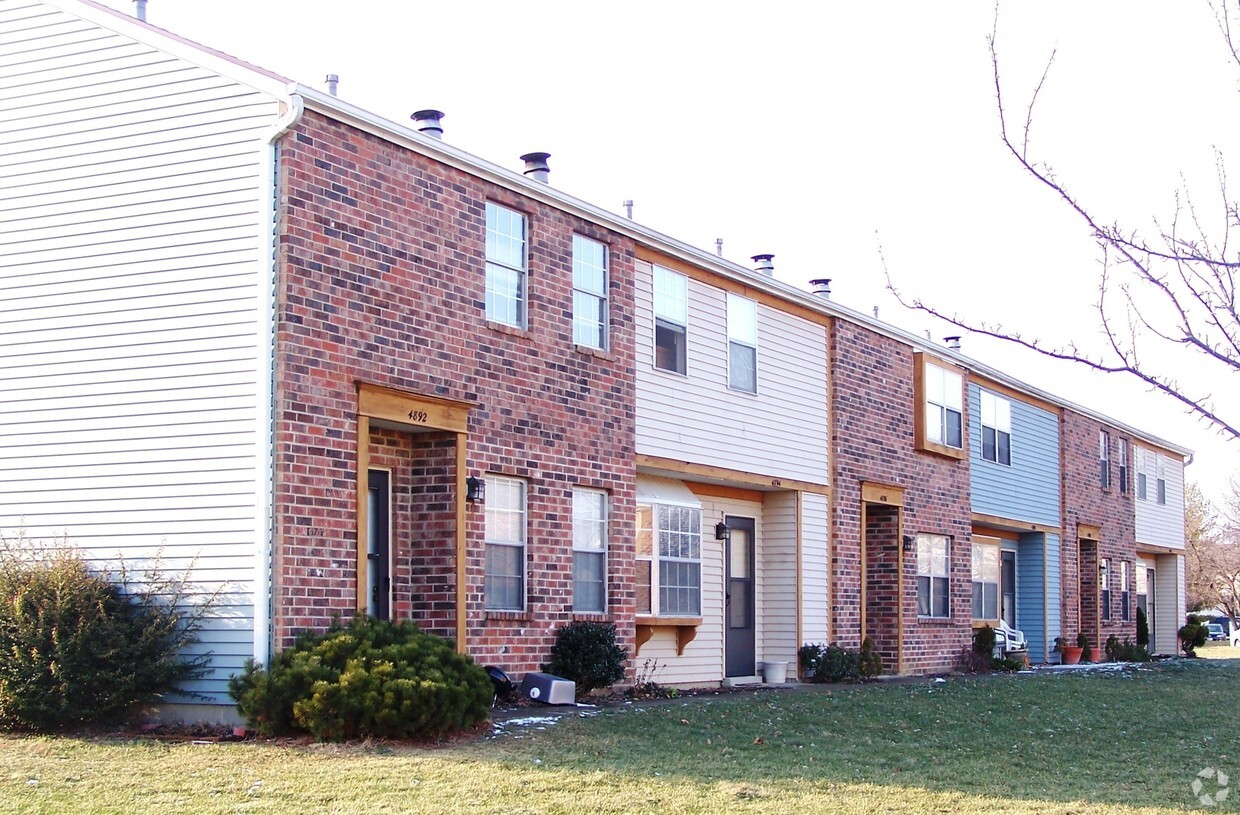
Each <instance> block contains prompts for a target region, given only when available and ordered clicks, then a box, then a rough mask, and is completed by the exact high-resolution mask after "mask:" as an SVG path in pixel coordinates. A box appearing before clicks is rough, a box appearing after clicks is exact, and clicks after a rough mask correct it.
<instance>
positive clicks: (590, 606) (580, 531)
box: [573, 487, 607, 614]
mask: <svg viewBox="0 0 1240 815" xmlns="http://www.w3.org/2000/svg"><path fill="white" fill-rule="evenodd" d="M573 611H578V612H582V613H587V614H603V613H605V612H606V611H607V493H605V492H603V491H602V490H588V489H583V488H579V487H575V488H573Z"/></svg>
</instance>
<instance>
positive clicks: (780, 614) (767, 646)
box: [758, 492, 798, 676]
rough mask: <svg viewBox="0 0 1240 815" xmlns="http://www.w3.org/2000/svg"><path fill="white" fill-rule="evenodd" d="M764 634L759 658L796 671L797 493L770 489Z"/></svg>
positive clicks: (762, 553) (762, 548)
mask: <svg viewBox="0 0 1240 815" xmlns="http://www.w3.org/2000/svg"><path fill="white" fill-rule="evenodd" d="M762 510H763V518H764V521H765V522H764V523H763V525H762V526H763V529H764V530H765V532H766V534H765V537H764V538H763V539H762V541H761V545H760V547H759V552H758V554H759V556H760V558H761V562H762V607H761V620H762V623H761V624H762V637H761V639H759V640H758V654H759V656H758V659H759V660H760V661H763V662H767V661H770V662H777V661H782V662H788V663H790V664H789V676H792V675H794V672H795V667H796V659H797V646H798V643H797V494H796V493H795V492H768V493H767V494H766V496H765V498H764V500H763V504H762Z"/></svg>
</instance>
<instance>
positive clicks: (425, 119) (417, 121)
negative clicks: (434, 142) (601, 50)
mask: <svg viewBox="0 0 1240 815" xmlns="http://www.w3.org/2000/svg"><path fill="white" fill-rule="evenodd" d="M409 118H410V119H413V126H414V127H416V128H417V129H418V132H419V133H421V134H422V135H423V136H430V137H431V138H432V139H442V138H443V125H442V124H440V123H439V120H440V119H442V118H443V111H442V110H415V111H414V112H413V115H412V116H410V117H409Z"/></svg>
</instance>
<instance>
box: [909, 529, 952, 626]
mask: <svg viewBox="0 0 1240 815" xmlns="http://www.w3.org/2000/svg"><path fill="white" fill-rule="evenodd" d="M917 537H918V539H919V540H918V549H920V543H921V541H920V538H922V537H926V538H930V539H931V540H930V545H931V546H932V547H933V545H934V542H935V540H934V539H941V540H942V541H943V545H944V550H943V566H944V569H946V573H945V574H942V575H938V574H935V573H934V554H933V549H932V550H931V555H930V569H929V572H928V573H927V574H924V575H923V574H922V573H921V556H920V552H919V553H918V556H917V582H918V589H917V590H918V598H917V616H918V617H919V618H921V619H924V620H950V619H951V618H952V581H951V574H952V539H951V538H950V537H949V536H947V535H939V534H935V533H933V532H919V533H918V534H917ZM923 577H928V578H929V579H930V584H929V589H930V613H929V614H922V613H921V595H920V592H921V585H920V584H921V578H923ZM936 580H943V581H946V583H947V608H946V609H944V612H945V613H943V614H935V613H934V581H936Z"/></svg>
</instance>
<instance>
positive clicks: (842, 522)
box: [830, 320, 972, 673]
mask: <svg viewBox="0 0 1240 815" xmlns="http://www.w3.org/2000/svg"><path fill="white" fill-rule="evenodd" d="M831 375H832V381H831V387H832V390H831V420H832V421H831V445H832V454H833V462H832V483H833V484H834V490H833V492H832V512H831V540H832V547H833V557H832V565H831V570H832V576H831V580H832V594H833V597H832V600H831V606H832V620H831V629H830V636H831V639H832V641H833V642H835V643H837V644H840V645H843V646H845V647H849V648H856V647H857V646H858V645H859V630H860V628H859V627H860V619H859V613H858V612H859V604H860V594H861V586H860V572H861V570H860V559H861V552H862V549H861V542H862V530H861V484H862V482H863V481H876V482H880V483H885V484H894V485H896V486H900V487H903V488H904V510H903V512H904V517H903V534H904V535H916V534H917V533H918V532H926V533H933V534H941V535H948V536H949V537H950V538H951V551H950V557H951V575H950V580H951V582H950V586H951V589H950V590H951V611H952V615H951V618H950V619H947V620H931V619H919V618H918V616H917V580H916V570H917V559H916V558H917V555H916V549H912V550H909V549H905V553H904V563H905V569H904V580H903V586H902V600H901V602H902V604H903V610H904V630H903V639H904V670H905V672H909V673H929V672H934V671H946V670H950V669H952V668H954V667H956V665H957V664H958V662H959V659H960V656H961V654H962V652H963V651H964V649H965V648H967V647H968V646H969V644H970V642H971V638H972V583H971V579H972V549H971V546H970V534H971V517H972V516H971V511H970V508H969V463H968V461H967V459H966V460H963V461H960V460H956V459H951V458H946V457H943V456H939V455H935V454H931V453H923V452H918V451H917V450H915V449H914V438H913V416H914V411H916V410H919V409H920V407H919V406H917V405H915V404H914V399H913V351H912V348H910V347H909V346H907V345H905V344H903V343H900V342H898V341H896V340H892V339H888V338H885V337H882V336H880V335H878V334H875V333H874V332H872V331H869V330H867V329H865V328H863V327H861V326H858V325H855V324H850V323H847V322H844V321H842V320H835V321H834V322H833V327H832V329H831ZM964 433H965V438H968V417H967V416H966V417H965V427H964ZM885 662H886V661H885ZM885 669H886V670H887V672H889V673H894V672H895V670H896V667H895V665H894V664H891V663H889V662H888V663H886V665H885Z"/></svg>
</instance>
